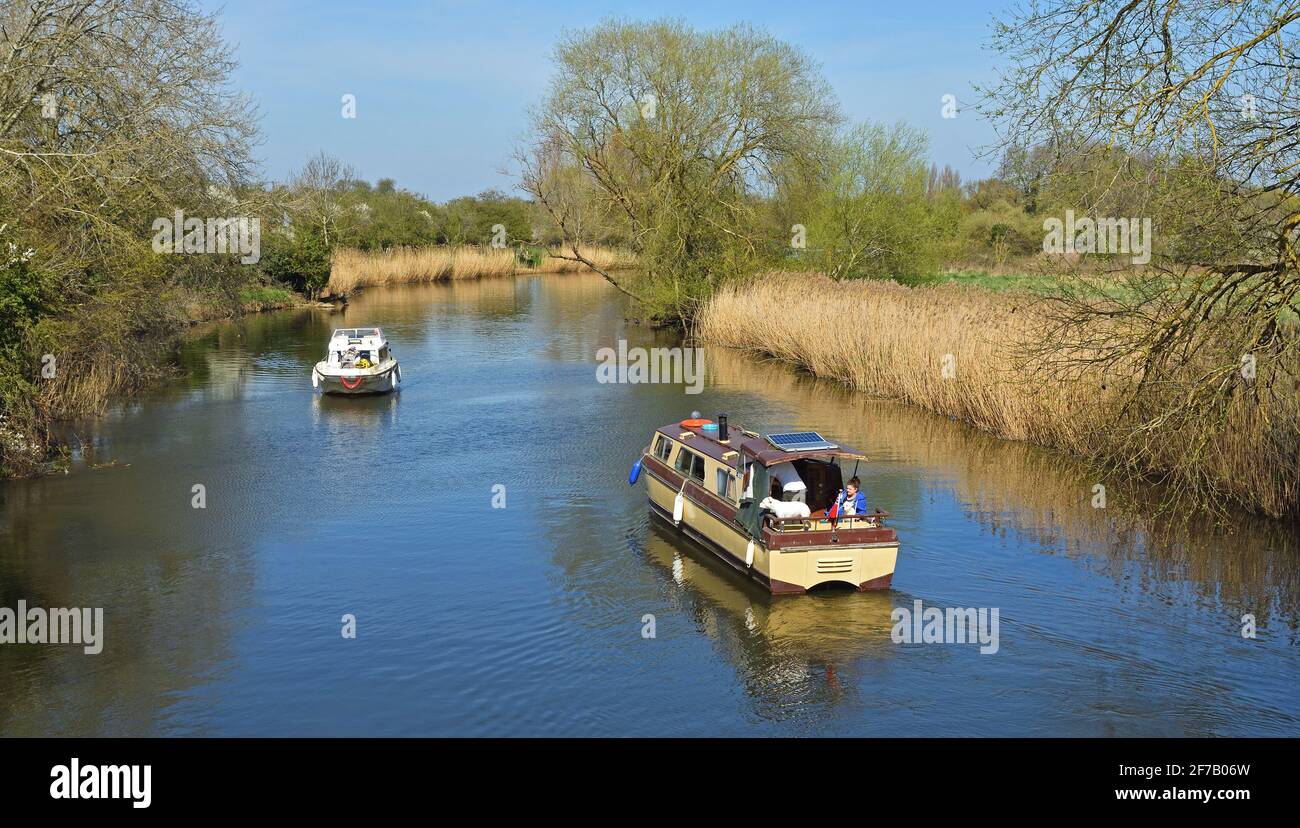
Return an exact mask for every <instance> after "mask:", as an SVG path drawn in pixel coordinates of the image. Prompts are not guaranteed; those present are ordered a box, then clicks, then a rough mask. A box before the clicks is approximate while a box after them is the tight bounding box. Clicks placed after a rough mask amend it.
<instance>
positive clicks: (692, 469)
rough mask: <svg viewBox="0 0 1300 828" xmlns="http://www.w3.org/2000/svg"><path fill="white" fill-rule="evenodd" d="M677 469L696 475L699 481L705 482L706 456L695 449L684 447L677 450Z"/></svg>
mask: <svg viewBox="0 0 1300 828" xmlns="http://www.w3.org/2000/svg"><path fill="white" fill-rule="evenodd" d="M677 471H679V472H681V473H682V474H688V475H690V476H691V477H694V478H695V481H696V482H697V483H703V482H704V458H703V457H701V456H700V455H698V454H696V453H695V452H693V451H687V450H686V449H682V450H681V451H679V452H677Z"/></svg>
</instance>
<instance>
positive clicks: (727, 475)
mask: <svg viewBox="0 0 1300 828" xmlns="http://www.w3.org/2000/svg"><path fill="white" fill-rule="evenodd" d="M735 482H736V475H734V474H732V473H731V470H730V469H718V480H717V486H718V494H719V495H721V496H722V497H725V498H726V499H727V500H734V499H735V498H733V497H732V496H731V490H732V488H733V487H734V484H735Z"/></svg>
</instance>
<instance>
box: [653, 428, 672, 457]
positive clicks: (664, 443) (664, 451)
mask: <svg viewBox="0 0 1300 828" xmlns="http://www.w3.org/2000/svg"><path fill="white" fill-rule="evenodd" d="M672 453H673V441H672V440H669V439H668V438H667V437H665V436H663V435H662V434H660V435H658V436H657V437H656V438H655V457H658V458H659V459H660V460H662V461H663V462H665V463H667V462H668V457H669V455H671V454H672Z"/></svg>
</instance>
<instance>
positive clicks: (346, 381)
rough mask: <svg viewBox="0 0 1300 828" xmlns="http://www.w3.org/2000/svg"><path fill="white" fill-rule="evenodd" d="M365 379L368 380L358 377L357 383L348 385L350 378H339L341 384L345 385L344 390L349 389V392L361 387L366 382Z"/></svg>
mask: <svg viewBox="0 0 1300 828" xmlns="http://www.w3.org/2000/svg"><path fill="white" fill-rule="evenodd" d="M365 379H366V378H365V377H357V381H356V382H354V383H352V384H351V385H348V378H347V377H339V382H341V383H343V387H344V388H346V389H348V390H349V391H352V390H353V389H355V388H356V387H357V386H358V385H360V384H361V383H362V382H364V381H365Z"/></svg>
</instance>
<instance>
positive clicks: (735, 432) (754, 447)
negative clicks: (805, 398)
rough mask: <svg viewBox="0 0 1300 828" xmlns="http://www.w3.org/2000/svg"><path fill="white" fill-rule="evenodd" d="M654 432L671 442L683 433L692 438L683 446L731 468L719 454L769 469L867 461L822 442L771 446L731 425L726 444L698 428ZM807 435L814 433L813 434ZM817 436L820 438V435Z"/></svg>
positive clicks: (675, 425) (858, 453)
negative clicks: (822, 460) (806, 462)
mask: <svg viewBox="0 0 1300 828" xmlns="http://www.w3.org/2000/svg"><path fill="white" fill-rule="evenodd" d="M655 431H656V432H657V433H659V434H663V435H665V436H667V437H671V438H673V439H674V440H683V437H682V435H683V434H691V435H693V436H691V437H687V438H685V439H684V440H683V442H685V443H686V445H688V446H690V447H691V448H693V449H695V450H696V451H699V452H700V453H701V454H707V455H708V456H710V457H712V458H713V459H715V460H719V461H721V462H723V463H728V464H732V465H734V460H735V458H734V457H724V456H723V455H725V454H727V452H743V453H745V454H747V455H749V456H750V457H752V458H753V459H755V460H757V461H758V462H759V463H760V464H762V465H764V466H772V465H775V464H777V463H785V462H788V461H790V460H802V459H807V458H812V457H847V458H851V459H853V460H866V459H867V456H866V455H865V454H863V453H862V452H861V451H858V450H857V449H855V448H850V447H849V446H844V445H838V444H835V443H831V442H823V443H821V444H820V445H819V447H818V448H808V449H782V448H778V447H777V446H775V445H773V444H772V443H771V442H770V441H769V440H768V438H767V437H764V436H762V435H759V434H756V433H754V432H752V431H745V430H744V429H743V428H741V427H740V426H738V425H736V424H735V423H734V422H733V423H729V424H728V427H727V431H728V432H729V434H730V438H731V439H730V441H729V442H726V443H722V442H719V440H718V432H716V431H712V430H710V431H705V430H704V429H702V428H687V427H686V426H683V425H682V424H681V423H671V424H669V425H666V426H663V427H661V428H658V429H655ZM808 433H812V434H816V432H808ZM769 436H777V435H769ZM817 436H818V437H820V436H821V435H817ZM810 442H812V441H810Z"/></svg>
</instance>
